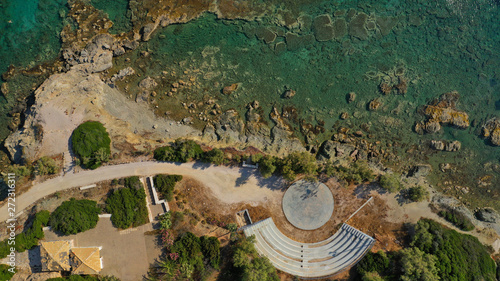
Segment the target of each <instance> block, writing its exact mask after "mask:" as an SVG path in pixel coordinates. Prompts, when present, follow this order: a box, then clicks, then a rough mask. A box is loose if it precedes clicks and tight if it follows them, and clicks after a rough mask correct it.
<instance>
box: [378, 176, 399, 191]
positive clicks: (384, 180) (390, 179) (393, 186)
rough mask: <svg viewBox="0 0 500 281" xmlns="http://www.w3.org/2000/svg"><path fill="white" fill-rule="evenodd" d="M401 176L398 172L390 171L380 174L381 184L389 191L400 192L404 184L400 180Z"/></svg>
mask: <svg viewBox="0 0 500 281" xmlns="http://www.w3.org/2000/svg"><path fill="white" fill-rule="evenodd" d="M399 178H400V176H399V175H398V174H393V173H390V174H389V173H388V174H384V175H381V176H380V180H379V183H380V186H382V188H384V189H386V190H388V191H389V192H391V193H392V192H398V191H399V190H400V189H401V187H402V185H401V182H400V180H399Z"/></svg>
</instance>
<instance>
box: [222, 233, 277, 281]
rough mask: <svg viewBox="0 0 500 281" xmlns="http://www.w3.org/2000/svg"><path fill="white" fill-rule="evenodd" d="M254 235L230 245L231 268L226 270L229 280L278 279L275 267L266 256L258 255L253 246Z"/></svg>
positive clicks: (267, 280) (269, 280) (263, 280)
mask: <svg viewBox="0 0 500 281" xmlns="http://www.w3.org/2000/svg"><path fill="white" fill-rule="evenodd" d="M254 240H255V237H254V236H252V237H249V238H245V237H244V236H240V237H239V239H238V240H237V241H236V242H235V243H234V244H233V245H232V246H231V252H232V253H233V255H232V258H231V263H232V267H233V269H232V270H231V271H230V272H228V274H230V275H232V276H231V277H230V280H241V281H253V280H262V281H279V280H280V279H279V277H278V274H277V272H276V268H275V267H274V266H273V265H272V264H271V262H270V261H269V259H268V258H267V257H260V256H259V254H258V252H257V250H256V249H255V246H254Z"/></svg>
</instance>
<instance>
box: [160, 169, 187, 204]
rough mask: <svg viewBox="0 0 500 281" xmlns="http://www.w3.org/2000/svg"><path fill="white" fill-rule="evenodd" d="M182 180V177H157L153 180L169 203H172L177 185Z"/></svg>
mask: <svg viewBox="0 0 500 281" xmlns="http://www.w3.org/2000/svg"><path fill="white" fill-rule="evenodd" d="M181 180H182V176H181V175H161V174H160V175H156V176H154V178H153V182H154V184H155V187H156V189H157V190H158V191H159V192H160V193H161V194H162V195H163V198H165V199H166V200H167V201H172V199H173V196H174V187H175V184H176V183H177V182H179V181H181Z"/></svg>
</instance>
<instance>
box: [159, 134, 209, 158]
mask: <svg viewBox="0 0 500 281" xmlns="http://www.w3.org/2000/svg"><path fill="white" fill-rule="evenodd" d="M202 155H203V150H202V149H201V146H200V145H199V144H197V143H196V142H195V141H192V140H181V139H178V140H176V141H175V142H174V144H173V145H172V146H162V147H159V148H157V149H155V151H154V158H155V159H156V160H158V161H170V162H182V163H186V162H188V161H191V160H198V159H201V157H202Z"/></svg>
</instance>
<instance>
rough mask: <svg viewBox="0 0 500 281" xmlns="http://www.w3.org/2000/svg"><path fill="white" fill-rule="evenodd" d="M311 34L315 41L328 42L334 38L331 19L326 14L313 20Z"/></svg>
mask: <svg viewBox="0 0 500 281" xmlns="http://www.w3.org/2000/svg"><path fill="white" fill-rule="evenodd" d="M313 32H314V36H315V37H316V40H318V41H320V42H321V41H329V40H332V39H333V38H334V37H335V34H334V28H333V25H332V18H331V17H330V15H328V14H324V15H319V16H317V17H315V18H314V20H313Z"/></svg>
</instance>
